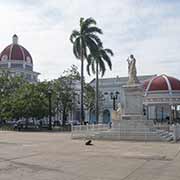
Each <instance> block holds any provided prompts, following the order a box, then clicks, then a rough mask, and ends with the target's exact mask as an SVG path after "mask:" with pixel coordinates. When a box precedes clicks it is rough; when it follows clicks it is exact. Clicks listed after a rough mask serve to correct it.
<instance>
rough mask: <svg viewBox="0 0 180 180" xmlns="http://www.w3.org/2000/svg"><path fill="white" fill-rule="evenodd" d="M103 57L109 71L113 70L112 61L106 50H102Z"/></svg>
mask: <svg viewBox="0 0 180 180" xmlns="http://www.w3.org/2000/svg"><path fill="white" fill-rule="evenodd" d="M101 56H102V58H103V59H104V61H105V62H106V63H107V64H108V66H109V69H112V63H111V59H110V57H109V56H108V55H107V53H106V52H105V51H104V50H101Z"/></svg>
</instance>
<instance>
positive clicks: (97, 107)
mask: <svg viewBox="0 0 180 180" xmlns="http://www.w3.org/2000/svg"><path fill="white" fill-rule="evenodd" d="M98 73H99V70H98V62H96V95H95V100H96V123H97V124H98V122H99V99H98V96H99V92H98V90H99V78H98Z"/></svg>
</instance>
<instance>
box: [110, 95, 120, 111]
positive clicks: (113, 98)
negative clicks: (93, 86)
mask: <svg viewBox="0 0 180 180" xmlns="http://www.w3.org/2000/svg"><path fill="white" fill-rule="evenodd" d="M118 94H119V92H116V93H113V92H111V93H110V96H111V99H112V100H113V110H114V111H115V110H116V100H117V98H118Z"/></svg>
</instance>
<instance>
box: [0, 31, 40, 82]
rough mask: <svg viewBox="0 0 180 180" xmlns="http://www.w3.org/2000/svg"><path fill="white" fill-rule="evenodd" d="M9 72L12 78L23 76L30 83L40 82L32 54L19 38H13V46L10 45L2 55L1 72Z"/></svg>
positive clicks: (0, 57) (15, 36) (0, 56)
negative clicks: (34, 67) (19, 41)
mask: <svg viewBox="0 0 180 180" xmlns="http://www.w3.org/2000/svg"><path fill="white" fill-rule="evenodd" d="M3 71H8V72H9V73H10V74H11V75H12V76H23V77H24V78H25V79H26V80H28V81H29V82H32V83H33V82H37V81H38V75H39V73H38V72H34V71H33V59H32V56H31V54H30V53H29V52H28V50H27V49H25V48H24V47H23V46H21V45H20V44H19V43H18V36H17V35H16V34H15V35H13V37H12V44H10V45H8V46H7V47H6V48H4V50H3V51H2V52H1V54H0V72H1V73H2V72H3Z"/></svg>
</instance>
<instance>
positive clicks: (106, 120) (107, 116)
mask: <svg viewBox="0 0 180 180" xmlns="http://www.w3.org/2000/svg"><path fill="white" fill-rule="evenodd" d="M109 122H110V111H109V110H108V109H106V110H104V111H103V123H105V124H108V123H109Z"/></svg>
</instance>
